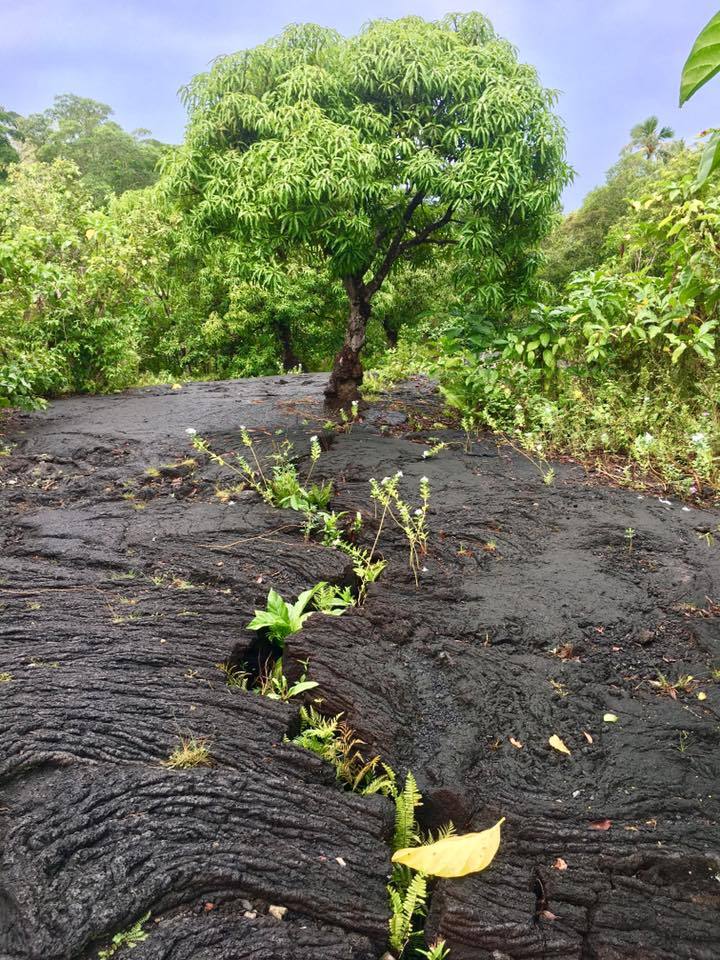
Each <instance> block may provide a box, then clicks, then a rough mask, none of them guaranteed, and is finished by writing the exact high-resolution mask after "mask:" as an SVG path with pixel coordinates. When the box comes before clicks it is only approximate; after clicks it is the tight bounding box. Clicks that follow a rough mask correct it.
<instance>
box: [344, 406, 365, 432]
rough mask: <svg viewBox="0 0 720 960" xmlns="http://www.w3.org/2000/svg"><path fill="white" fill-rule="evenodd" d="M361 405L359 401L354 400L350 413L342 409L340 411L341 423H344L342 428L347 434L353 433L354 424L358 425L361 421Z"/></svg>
mask: <svg viewBox="0 0 720 960" xmlns="http://www.w3.org/2000/svg"><path fill="white" fill-rule="evenodd" d="M359 411H360V404H359V402H358V401H357V400H353V402H352V403H351V404H350V412H349V413H348V411H347V410H346V409H345V407H341V409H340V422H341V423H342V428H341V429H344V430H345V431H346V432H347V433H352V428H353V424H354V423H357V422H358V420H359V419H360V413H359Z"/></svg>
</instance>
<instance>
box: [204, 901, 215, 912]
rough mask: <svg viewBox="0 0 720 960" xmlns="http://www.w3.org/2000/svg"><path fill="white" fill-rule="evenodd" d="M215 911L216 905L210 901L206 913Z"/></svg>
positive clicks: (206, 905) (206, 906)
mask: <svg viewBox="0 0 720 960" xmlns="http://www.w3.org/2000/svg"><path fill="white" fill-rule="evenodd" d="M214 909H215V904H214V903H210V901H208V902H207V903H206V904H205V912H206V913H210V911H211V910H214Z"/></svg>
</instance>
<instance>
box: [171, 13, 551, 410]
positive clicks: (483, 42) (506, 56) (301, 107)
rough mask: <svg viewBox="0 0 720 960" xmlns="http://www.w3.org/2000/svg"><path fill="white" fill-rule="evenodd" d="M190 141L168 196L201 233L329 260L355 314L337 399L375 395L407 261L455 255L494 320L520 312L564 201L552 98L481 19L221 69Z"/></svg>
mask: <svg viewBox="0 0 720 960" xmlns="http://www.w3.org/2000/svg"><path fill="white" fill-rule="evenodd" d="M184 97H185V100H186V103H187V106H188V108H189V114H190V118H189V125H188V131H187V137H186V142H185V144H184V145H183V147H182V148H181V149H180V150H179V151H177V152H176V153H175V154H173V155H172V156H171V157H169V158H168V160H167V162H166V164H165V173H166V179H165V187H166V189H167V191H168V193H169V194H170V195H171V196H173V197H174V198H175V199H176V200H179V202H180V203H181V205H182V206H183V207H184V208H185V209H186V210H187V211H188V214H189V216H190V218H191V220H192V222H193V224H194V226H195V228H196V229H197V230H198V231H199V233H200V235H201V236H202V235H203V234H207V235H210V234H212V233H217V232H221V233H227V234H231V235H233V236H234V237H236V238H239V239H240V238H241V239H243V241H245V242H247V243H249V244H252V245H254V246H255V247H256V248H257V251H259V252H260V254H261V259H262V261H263V271H264V273H265V274H266V275H267V272H268V271H269V270H275V271H278V272H282V271H283V264H284V262H285V261H286V258H287V256H288V251H290V250H291V249H292V248H293V247H298V246H300V247H305V248H309V249H310V250H311V251H312V252H313V253H314V254H315V255H318V256H320V257H322V258H324V259H325V261H326V262H327V263H328V266H329V269H330V271H331V274H332V276H333V277H335V278H336V280H337V281H338V282H339V283H340V284H342V288H343V289H344V291H345V295H346V297H347V301H348V319H347V328H346V332H345V339H344V343H343V346H342V348H341V350H340V352H339V353H338V355H337V357H336V358H335V362H334V366H333V369H332V374H331V376H330V380H329V384H328V387H327V390H326V396H327V399H328V402H329V403H331V404H333V405H340V404H347V403H348V402H350V401H351V400H352V399H354V398H356V397H357V394H358V387H359V385H360V383H361V382H362V365H361V359H360V357H361V351H362V349H363V345H364V343H365V335H366V327H367V323H368V319H369V317H370V311H371V308H372V302H373V298H374V297H375V295H376V294H377V292H378V291H379V290H380V289H381V287H382V285H383V283H384V282H385V280H386V279H387V277H388V275H389V274H390V273H391V271H392V270H393V268H394V267H395V265H396V264H397V263H398V262H400V261H409V262H410V263H415V262H427V258H428V253H430V255H432V252H433V251H435V250H438V249H439V248H441V247H442V246H444V245H450V244H454V245H456V248H457V250H458V251H460V252H461V253H462V255H463V257H464V261H465V263H466V265H467V264H469V265H470V269H469V270H468V271H466V272H467V273H469V274H471V275H472V278H473V280H474V281H475V284H476V286H477V287H478V289H479V290H480V292H481V296H482V298H483V302H484V303H485V304H486V306H487V307H488V308H491V307H492V308H494V309H496V310H497V309H507V310H509V309H511V308H512V306H513V305H514V304H515V303H516V301H517V298H518V296H521V294H522V291H523V290H524V289H525V288H526V286H527V283H528V281H529V279H530V277H531V274H532V273H533V271H534V268H535V266H536V265H537V262H538V258H537V256H536V254H535V251H536V247H537V243H538V241H539V240H540V239H541V238H542V237H543V236H544V235H545V233H546V232H547V231H548V229H549V227H550V225H551V223H552V220H553V216H554V214H555V211H556V209H557V206H558V200H559V197H560V193H561V191H562V188H563V186H564V185H565V184H566V183H567V181H568V179H569V175H570V174H569V169H568V167H567V166H566V164H565V162H564V133H563V128H562V125H561V123H560V122H559V121H558V119H557V118H556V116H555V115H554V113H553V110H552V106H553V102H554V94H553V93H552V92H550V91H548V90H545V89H544V88H543V87H542V86H541V85H540V83H539V81H538V78H537V75H536V72H535V70H534V69H532V68H531V67H529V66H526V65H523V64H520V63H518V61H517V58H516V56H515V52H514V49H513V47H512V46H511V45H510V44H509V43H507V42H506V41H504V40H501V39H498V37H497V36H496V35H495V33H494V31H493V29H492V27H491V25H490V23H489V22H488V20H486V19H485V17H483V16H481V15H480V14H476V13H473V14H468V15H465V16H450V17H447V18H445V19H444V20H442V21H439V22H434V23H429V22H425V21H423V20H422V19H420V18H417V17H408V18H406V19H403V20H397V21H394V22H393V21H376V22H373V23H370V24H369V25H368V26H367V27H366V28H365V29H364V30H363V31H362V32H361V33H360V35H359V36H356V37H352V38H349V39H348V38H344V37H342V36H340V35H339V34H338V33H336V32H334V31H332V30H327V29H323V28H321V27H317V26H314V25H303V26H293V27H289V28H288V29H287V30H285V32H284V33H283V34H281V35H280V36H279V37H277V38H275V39H273V40H270V41H268V42H267V43H264V44H262V45H260V46H258V47H255V48H254V49H251V50H245V51H242V52H240V53H236V54H233V55H231V56H225V57H222V58H220V59H219V60H217V61H216V62H215V64H214V66H213V67H212V69H211V70H210V71H209V72H208V73H206V74H201V75H199V76H197V77H195V78H194V79H193V81H192V82H191V83H190V84H189V86H188V87H187V88H186V90H185V91H184Z"/></svg>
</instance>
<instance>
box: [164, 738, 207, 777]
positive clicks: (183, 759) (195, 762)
mask: <svg viewBox="0 0 720 960" xmlns="http://www.w3.org/2000/svg"><path fill="white" fill-rule="evenodd" d="M211 763H212V757H211V756H210V742H209V741H208V740H207V739H206V738H205V737H181V738H180V743H179V744H178V746H177V747H175V749H174V750H173V752H172V753H171V754H170V756H169V757H168V759H167V760H163V762H162V765H163V766H164V767H169V768H170V769H171V770H188V769H190V768H191V767H209V766H210V765H211Z"/></svg>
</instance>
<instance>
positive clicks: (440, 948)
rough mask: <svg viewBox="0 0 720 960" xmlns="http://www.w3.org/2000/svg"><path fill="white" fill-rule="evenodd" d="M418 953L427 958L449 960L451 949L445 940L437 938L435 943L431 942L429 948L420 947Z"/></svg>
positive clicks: (430, 959) (427, 959) (429, 959)
mask: <svg viewBox="0 0 720 960" xmlns="http://www.w3.org/2000/svg"><path fill="white" fill-rule="evenodd" d="M418 953H419V954H420V956H421V957H425V960H447V958H448V957H449V956H450V951H449V950H448V948H447V947H446V946H445V941H444V940H436V941H435V943H432V944H430V946H429V947H428V948H427V950H423V949H422V948H418Z"/></svg>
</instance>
